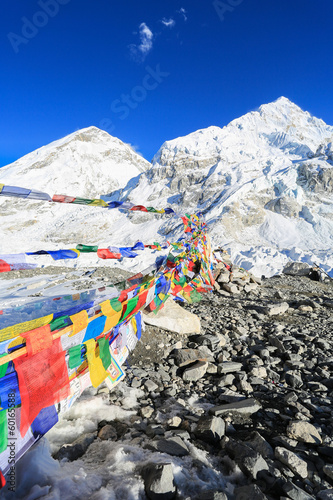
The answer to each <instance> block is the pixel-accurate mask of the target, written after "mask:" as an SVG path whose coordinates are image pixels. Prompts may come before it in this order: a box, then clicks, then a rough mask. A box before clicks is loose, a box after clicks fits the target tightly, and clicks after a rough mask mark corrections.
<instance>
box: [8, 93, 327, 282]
mask: <svg viewBox="0 0 333 500" xmlns="http://www.w3.org/2000/svg"><path fill="white" fill-rule="evenodd" d="M61 141H62V142H61ZM96 142H97V146H96V147H97V153H96V154H95V156H94V159H95V163H96V165H95V164H94V165H92V163H91V161H90V160H91V159H90V158H89V154H86V153H87V148H88V146H87V145H92V144H93V145H94V147H95V143H96ZM105 143H107V144H111V145H112V148H113V150H112V151H113V153H114V156H117V155H119V158H120V159H124V162H125V163H126V162H127V166H128V165H130V167H128V172H129V175H128V176H127V178H126V176H124V175H123V171H122V170H123V169H122V167H120V169H121V172H120V171H119V169H117V171H118V172H119V174H121V176H120V177H121V179H116V180H115V182H111V181H110V182H109V183H106V182H105V177H103V175H104V176H105V163H103V161H104V160H103V152H105ZM332 143H333V127H332V126H329V125H326V124H325V123H324V122H323V120H321V119H318V118H315V117H313V116H312V115H310V113H308V112H306V111H303V110H302V109H301V108H300V107H299V106H297V105H296V104H294V103H292V102H291V101H290V100H289V99H287V98H285V97H281V98H279V99H278V100H276V101H274V102H272V103H269V104H263V105H262V106H260V108H258V110H256V111H251V112H249V113H247V114H245V115H243V116H242V117H239V118H236V119H235V120H233V121H231V122H230V123H229V124H228V125H226V126H225V127H223V128H220V127H217V126H211V127H208V128H206V129H201V130H198V131H195V132H193V133H191V134H188V135H187V136H184V137H179V138H176V139H173V140H171V141H166V142H164V144H163V145H162V146H161V148H160V149H159V150H158V152H157V153H156V155H155V156H154V158H153V161H152V164H150V163H149V162H147V161H146V160H144V159H142V158H141V157H139V155H137V154H136V153H135V152H133V151H132V150H130V148H129V147H128V146H126V145H124V143H122V142H121V141H119V139H117V138H112V137H111V136H109V135H108V134H107V133H106V132H104V131H100V130H99V129H97V128H96V127H88V128H86V129H82V130H81V131H77V132H75V133H73V134H70V135H69V136H66V137H65V138H63V139H62V140H60V141H58V142H57V141H55V143H51V144H50V145H48V146H45V147H44V148H40V149H39V150H37V153H36V152H33V153H30V155H33V156H31V157H29V155H27V156H26V157H23V158H22V159H20V160H17V162H14V164H11V165H9V166H7V167H3V168H2V169H1V170H0V179H1V180H0V182H3V183H5V184H6V183H7V184H8V183H9V184H14V185H15V184H16V185H22V183H21V184H20V183H18V182H7V181H8V180H13V179H15V177H21V179H22V181H23V177H24V178H25V179H26V182H28V181H30V179H31V183H30V184H28V185H26V184H25V185H24V186H23V185H22V187H29V188H37V189H42V190H43V187H45V188H46V187H50V189H51V185H50V184H52V183H49V182H46V180H45V176H44V178H43V179H41V177H40V176H38V169H36V170H34V169H31V168H30V169H29V165H28V168H27V170H28V172H30V174H31V177H30V178H29V175H27V174H25V175H24V176H23V175H21V176H16V175H14V170H13V165H15V164H16V166H17V165H19V166H20V168H21V170H22V168H26V167H27V161H26V160H27V158H37V156H38V155H39V160H40V159H41V157H42V156H43V154H44V153H45V152H46V153H47V152H48V153H49V154H50V155H51V156H50V158H49V159H48V162H49V165H48V168H49V169H51V172H54V169H55V164H54V156H55V157H56V158H57V159H58V160H59V155H60V157H61V154H63V153H64V150H65V152H67V154H70V160H71V161H72V162H74V163H75V165H77V164H78V162H79V159H80V158H82V157H83V160H82V161H83V163H84V168H85V170H86V171H89V172H90V174H91V176H90V177H89V175H87V177H86V178H85V180H84V179H83V178H82V176H81V178H80V181H77V179H76V178H73V179H72V182H69V180H68V179H66V181H67V182H64V179H63V178H62V179H60V180H59V176H58V181H59V184H58V185H56V183H55V182H54V183H53V185H54V188H56V187H57V188H58V187H59V186H60V187H61V188H63V189H64V192H62V193H61V192H60V191H59V189H58V193H59V194H69V195H77V196H88V197H96V196H98V195H103V194H106V193H110V196H111V198H112V199H118V200H129V201H132V202H133V203H135V204H143V205H145V204H149V205H156V207H161V208H162V207H165V206H171V207H172V208H174V210H175V211H176V212H177V213H179V212H188V211H198V210H200V211H202V212H203V213H204V214H205V217H206V220H207V223H208V227H209V228H210V232H211V235H212V237H213V240H214V242H215V244H216V245H217V246H226V247H227V249H228V250H229V252H230V253H231V256H232V259H233V261H234V262H235V263H236V264H238V265H241V266H242V267H245V268H247V269H250V268H252V270H253V271H255V272H257V273H262V274H267V275H270V274H274V273H275V272H277V270H278V269H281V267H282V266H283V265H284V264H285V263H286V262H287V261H288V259H289V258H292V259H300V260H304V261H306V262H308V263H311V262H310V261H312V260H313V259H316V260H319V261H320V263H321V264H322V265H323V267H324V268H325V270H326V271H328V272H331V270H332V269H333V257H332V251H331V248H332V243H333V210H332V208H331V203H330V193H331V192H332V191H333V169H332V164H333V155H332ZM72 146H73V149H71V147H72ZM54 148H56V151H55V150H54ZM68 148H69V149H70V152H68ZM100 148H102V149H100ZM103 148H104V149H103ZM88 153H89V148H88ZM84 154H86V157H84ZM52 155H53V156H52ZM80 155H81V156H80ZM115 162H116V163H117V161H116V160H115ZM101 163H102V164H103V165H104V166H103V168H101V167H99V166H98V165H100V164H101ZM133 164H135V165H133ZM24 165H25V167H24ZM117 165H118V166H119V165H121V163H120V161H119V162H118V163H117ZM61 166H62V165H59V164H58V169H60V167H61ZM30 167H31V165H30ZM134 167H135V168H134ZM73 168H76V166H75V167H73ZM97 168H100V169H101V172H102V174H101V175H99V176H96V169H97ZM4 169H5V170H4ZM59 171H60V170H59ZM36 172H37V173H36ZM9 173H10V174H11V175H9ZM16 173H17V170H16V172H15V174H16ZM3 174H7V175H3ZM130 174H131V175H130ZM132 174H134V175H132ZM46 177H48V176H46ZM77 177H79V176H78V175H77ZM97 177H98V179H97ZM15 180H16V179H15ZM32 181H34V182H32ZM119 181H120V182H119ZM76 186H78V189H76ZM79 186H80V189H79ZM69 188H71V189H73V192H69ZM50 189H45V190H46V191H48V192H49V191H50ZM51 191H52V190H51ZM50 194H53V193H52V192H51V193H50ZM11 203H12V202H11ZM21 203H23V202H21ZM7 206H9V205H7ZM11 206H12V205H11ZM22 206H23V205H22ZM2 207H3V201H2V203H1V204H0V213H2V216H3V217H4V216H5V215H6V214H5V213H4V211H3V210H2V211H1V208H2ZM11 210H14V209H12V208H11ZM38 210H39V209H38ZM48 210H49V207H48ZM60 210H61V217H62V222H61V224H60V221H58V226H57V228H55V227H54V221H52V223H51V228H53V229H51V231H50V230H49V229H48V230H47V231H46V230H45V228H44V229H43V223H42V221H39V229H40V236H41V238H39V237H38V234H36V233H34V234H35V235H36V237H37V239H38V238H39V241H40V242H43V241H44V242H45V241H49V242H50V243H59V242H60V241H61V242H67V241H68V243H72V241H73V239H74V236H75V238H76V240H77V238H79V237H80V239H83V237H84V236H85V237H87V231H82V230H81V229H80V230H78V228H79V227H81V226H82V224H81V222H77V221H76V215H75V217H74V215H73V214H74V212H73V207H66V208H64V207H60ZM84 210H87V209H84ZM107 212H108V214H107V215H106V214H105V215H104V217H105V218H106V219H107V220H108V222H107V224H106V225H105V224H103V223H102V222H101V220H100V219H99V217H100V215H92V214H90V213H89V215H88V213H87V211H86V212H85V214H86V215H85V216H84V217H86V218H87V221H88V220H89V221H90V223H91V224H92V225H94V227H95V228H96V231H95V235H94V238H95V239H94V244H95V243H98V242H100V241H102V240H105V239H106V235H107V233H108V234H112V235H117V238H121V239H124V243H125V242H126V243H129V242H133V241H135V240H136V239H138V238H142V237H143V235H145V236H146V238H153V237H154V236H153V234H154V232H155V238H156V233H158V234H159V235H160V238H161V237H162V238H165V236H166V235H168V238H169V237H177V235H178V229H177V228H178V227H179V224H178V221H177V222H175V221H174V220H173V219H171V220H170V217H166V218H161V219H160V218H156V217H155V218H154V219H152V216H151V215H149V214H143V213H136V214H131V213H130V214H127V215H126V214H118V215H114V213H113V215H111V214H110V211H107ZM69 214H72V215H69ZM82 216H83V212H82V213H81V212H78V215H77V217H82ZM104 217H103V219H104ZM14 218H15V217H14ZM9 219H10V217H9ZM9 219H8V220H9ZM4 220H5V219H3V221H4ZM120 220H121V223H120ZM29 221H30V223H31V217H30V219H29V220H28V221H26V222H27V223H29ZM76 222H77V223H76ZM147 222H148V223H149V224H147ZM67 224H68V228H67V229H66V227H67ZM119 224H121V230H120V228H119ZM3 227H6V224H4V225H3ZM7 227H9V226H8V224H7ZM73 227H75V231H74V232H73ZM59 228H62V229H61V231H62V237H61V238H60V237H58V236H57V235H56V233H57V231H58V229H59ZM56 229H57V230H56ZM43 231H44V234H43ZM71 231H72V232H71ZM103 231H104V233H103ZM9 232H10V231H9ZM46 236H48V237H46ZM92 237H93V235H91V238H92ZM12 241H13V240H12ZM122 242H123V241H121V243H122ZM118 243H119V241H118ZM9 246H12V245H9Z"/></svg>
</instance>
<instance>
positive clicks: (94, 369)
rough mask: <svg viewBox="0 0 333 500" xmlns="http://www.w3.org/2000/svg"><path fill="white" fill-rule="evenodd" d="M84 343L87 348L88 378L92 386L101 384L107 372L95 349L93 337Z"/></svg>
mask: <svg viewBox="0 0 333 500" xmlns="http://www.w3.org/2000/svg"><path fill="white" fill-rule="evenodd" d="M84 345H85V346H86V349H87V352H86V356H87V360H88V367H89V375H90V380H91V383H92V385H93V386H94V387H98V386H99V385H101V383H102V382H103V380H105V379H106V377H107V376H108V373H107V371H106V370H105V368H104V366H103V363H102V360H101V358H100V357H99V350H98V349H96V341H95V339H89V340H87V342H85V343H84Z"/></svg>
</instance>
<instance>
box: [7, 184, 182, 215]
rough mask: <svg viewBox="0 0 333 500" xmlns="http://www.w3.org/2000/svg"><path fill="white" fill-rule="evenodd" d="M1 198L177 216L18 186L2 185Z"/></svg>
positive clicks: (165, 209)
mask: <svg viewBox="0 0 333 500" xmlns="http://www.w3.org/2000/svg"><path fill="white" fill-rule="evenodd" d="M0 196H10V197H16V198H27V199H34V200H41V201H48V202H53V203H72V204H74V205H86V206H93V207H101V208H108V209H112V208H121V209H125V210H130V211H132V212H147V213H148V212H151V213H157V214H167V215H169V214H175V211H174V210H173V209H172V208H170V207H166V208H162V209H160V210H157V209H156V208H154V207H145V206H143V205H135V204H134V203H131V202H129V201H109V202H107V201H105V200H103V199H101V198H81V197H79V196H68V195H64V194H54V195H53V196H50V195H49V194H47V193H43V192H41V191H36V190H34V189H25V188H21V187H17V186H7V185H4V184H0Z"/></svg>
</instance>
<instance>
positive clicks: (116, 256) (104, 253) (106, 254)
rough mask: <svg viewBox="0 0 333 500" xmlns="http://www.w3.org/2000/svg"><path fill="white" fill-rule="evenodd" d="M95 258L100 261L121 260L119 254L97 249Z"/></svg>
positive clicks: (105, 249)
mask: <svg viewBox="0 0 333 500" xmlns="http://www.w3.org/2000/svg"><path fill="white" fill-rule="evenodd" d="M97 256H98V257H99V258H100V259H121V253H115V252H110V250H108V249H107V248H99V249H98V250H97Z"/></svg>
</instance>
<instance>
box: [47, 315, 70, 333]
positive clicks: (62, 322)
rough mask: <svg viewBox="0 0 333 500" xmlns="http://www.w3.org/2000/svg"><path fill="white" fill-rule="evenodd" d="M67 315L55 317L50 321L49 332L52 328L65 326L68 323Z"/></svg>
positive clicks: (57, 328)
mask: <svg viewBox="0 0 333 500" xmlns="http://www.w3.org/2000/svg"><path fill="white" fill-rule="evenodd" d="M67 319H68V316H60V318H56V319H54V320H53V321H51V323H50V329H51V332H54V330H60V328H64V327H65V326H67V325H68V323H67V321H66V320H67Z"/></svg>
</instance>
